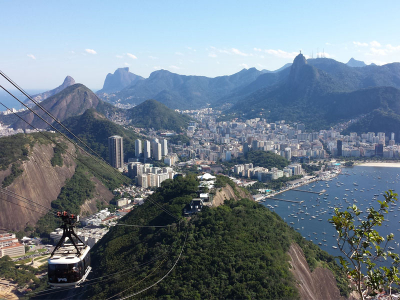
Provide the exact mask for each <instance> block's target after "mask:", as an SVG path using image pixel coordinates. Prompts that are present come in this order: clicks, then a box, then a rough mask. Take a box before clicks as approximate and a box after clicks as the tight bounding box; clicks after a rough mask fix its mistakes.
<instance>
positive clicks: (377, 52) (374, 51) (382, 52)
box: [369, 48, 387, 55]
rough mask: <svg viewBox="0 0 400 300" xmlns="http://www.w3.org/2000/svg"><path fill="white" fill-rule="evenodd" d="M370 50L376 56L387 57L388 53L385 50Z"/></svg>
mask: <svg viewBox="0 0 400 300" xmlns="http://www.w3.org/2000/svg"><path fill="white" fill-rule="evenodd" d="M369 50H370V51H371V53H372V54H375V55H387V51H386V50H385V49H376V48H370V49H369Z"/></svg>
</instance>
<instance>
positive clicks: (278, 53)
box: [265, 49, 298, 59]
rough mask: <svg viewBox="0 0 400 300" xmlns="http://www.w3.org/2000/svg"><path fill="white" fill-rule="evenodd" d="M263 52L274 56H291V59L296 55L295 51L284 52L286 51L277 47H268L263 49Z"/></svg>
mask: <svg viewBox="0 0 400 300" xmlns="http://www.w3.org/2000/svg"><path fill="white" fill-rule="evenodd" d="M265 52H266V53H268V54H271V55H274V56H276V57H281V58H291V59H293V58H295V57H296V56H297V55H298V53H297V52H286V51H283V50H280V49H278V50H274V49H268V50H265Z"/></svg>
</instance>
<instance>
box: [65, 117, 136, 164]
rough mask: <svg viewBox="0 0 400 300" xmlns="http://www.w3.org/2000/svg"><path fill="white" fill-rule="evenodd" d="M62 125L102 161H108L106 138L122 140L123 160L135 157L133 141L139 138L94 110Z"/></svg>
mask: <svg viewBox="0 0 400 300" xmlns="http://www.w3.org/2000/svg"><path fill="white" fill-rule="evenodd" d="M63 123H64V125H65V126H66V127H67V128H68V129H69V130H70V131H72V132H73V133H74V134H75V135H76V136H78V137H79V138H80V139H82V140H83V141H84V142H85V143H86V144H88V145H89V146H90V147H91V148H92V149H93V150H94V151H96V153H98V154H99V155H100V156H101V157H102V158H103V159H104V160H106V161H108V137H110V136H112V135H119V136H122V137H123V138H124V154H125V159H127V158H129V157H134V156H135V140H136V139H138V138H139V136H138V135H137V134H136V133H134V132H133V131H129V130H127V129H125V128H123V127H122V126H120V125H117V124H115V123H113V122H111V121H110V120H108V119H107V118H106V117H104V116H103V115H102V114H100V113H98V112H97V111H96V110H94V109H89V110H87V111H86V112H85V113H84V114H82V115H80V116H76V117H72V118H69V119H67V120H65V121H64V122H63Z"/></svg>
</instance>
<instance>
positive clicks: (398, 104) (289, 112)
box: [228, 54, 400, 131]
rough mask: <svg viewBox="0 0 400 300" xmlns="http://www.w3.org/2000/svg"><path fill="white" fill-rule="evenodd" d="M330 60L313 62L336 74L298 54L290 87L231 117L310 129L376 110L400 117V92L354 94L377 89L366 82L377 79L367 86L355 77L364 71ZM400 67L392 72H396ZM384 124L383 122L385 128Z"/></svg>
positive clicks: (269, 92) (266, 93) (263, 93)
mask: <svg viewBox="0 0 400 300" xmlns="http://www.w3.org/2000/svg"><path fill="white" fill-rule="evenodd" d="M325 60H327V59H319V60H315V61H312V63H313V64H314V65H316V66H318V67H323V68H325V69H326V70H329V72H330V73H327V72H325V71H323V70H321V69H317V68H316V67H314V66H312V65H310V64H308V62H307V60H306V59H305V58H304V56H302V55H301V54H300V55H298V56H297V57H296V58H295V60H294V62H293V65H292V67H291V70H290V74H289V76H288V78H287V79H286V80H285V81H284V82H282V83H280V84H278V85H276V86H273V87H270V88H265V89H261V90H259V91H257V92H255V93H253V94H251V95H249V96H248V97H247V98H244V99H242V100H240V101H239V102H238V103H236V104H235V105H234V106H233V107H232V108H231V110H230V111H228V114H230V116H236V117H242V118H243V117H244V118H253V117H264V118H267V119H268V120H270V121H277V120H286V121H288V122H303V123H306V124H307V127H308V128H310V129H322V128H329V127H330V126H332V125H334V124H336V123H338V122H341V121H347V120H349V119H352V118H356V117H358V116H360V115H361V114H368V113H371V112H372V111H373V110H375V109H380V110H382V111H385V112H389V111H390V112H392V113H395V114H400V90H399V89H397V88H395V87H385V86H381V87H379V86H378V87H376V86H375V87H370V88H361V89H358V90H354V89H356V88H359V87H360V86H361V87H362V86H368V85H370V86H374V85H376V84H367V83H365V82H369V81H368V80H370V79H371V78H369V79H368V78H367V79H368V80H367V79H365V80H366V81H365V82H364V81H362V78H361V79H360V76H358V75H357V76H358V77H357V76H356V75H354V74H358V73H359V72H360V71H359V70H358V69H357V70H356V69H355V68H350V67H348V66H346V65H344V64H340V63H338V62H335V61H334V60H327V61H325ZM318 63H319V64H318ZM396 66H397V65H396ZM396 66H392V67H391V68H389V67H388V68H387V69H390V70H392V68H395V67H396ZM363 69H364V68H363ZM379 70H381V69H379ZM385 74H386V73H385ZM353 75H354V76H353ZM377 76H378V75H377ZM382 76H383V75H382ZM346 78H349V79H348V80H347V79H346ZM385 78H386V77H385ZM352 80H353V81H352ZM371 80H372V79H371ZM372 81H373V80H372ZM377 81H378V80H377ZM360 82H364V83H365V84H361V83H360ZM374 82H375V81H374ZM379 82H380V81H379ZM382 122H383V120H382V121H378V123H379V124H381V123H382ZM376 128H377V129H378V131H384V129H380V128H382V127H376Z"/></svg>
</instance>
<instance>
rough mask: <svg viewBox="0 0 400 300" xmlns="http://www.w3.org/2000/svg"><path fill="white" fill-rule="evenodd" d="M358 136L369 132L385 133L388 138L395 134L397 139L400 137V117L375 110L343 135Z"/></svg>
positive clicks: (388, 112) (390, 112) (389, 112)
mask: <svg viewBox="0 0 400 300" xmlns="http://www.w3.org/2000/svg"><path fill="white" fill-rule="evenodd" d="M350 132H357V133H358V134H361V133H367V132H385V134H386V136H390V133H392V132H394V133H395V136H396V137H399V136H400V115H399V114H396V113H393V112H392V111H383V110H381V109H377V110H374V111H373V112H372V113H370V114H368V115H366V116H365V117H364V118H362V119H361V120H360V121H358V122H356V123H354V124H352V125H351V126H350V127H348V128H347V129H346V130H345V131H344V132H343V133H342V134H350Z"/></svg>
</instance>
